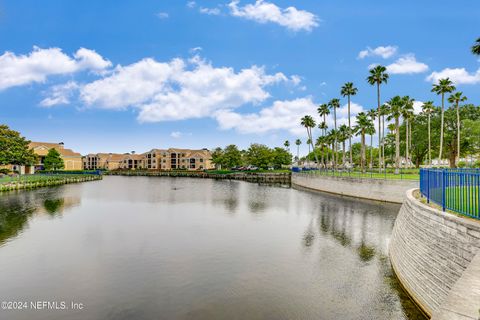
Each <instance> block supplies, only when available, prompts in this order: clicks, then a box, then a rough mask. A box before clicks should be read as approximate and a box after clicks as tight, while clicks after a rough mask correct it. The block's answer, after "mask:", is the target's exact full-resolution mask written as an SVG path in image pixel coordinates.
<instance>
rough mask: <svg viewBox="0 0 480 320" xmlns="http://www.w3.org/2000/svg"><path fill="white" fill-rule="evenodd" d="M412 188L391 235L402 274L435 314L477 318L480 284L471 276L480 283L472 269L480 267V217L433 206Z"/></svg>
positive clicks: (419, 300) (421, 303) (413, 293)
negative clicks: (421, 199)
mask: <svg viewBox="0 0 480 320" xmlns="http://www.w3.org/2000/svg"><path fill="white" fill-rule="evenodd" d="M413 192H414V190H409V191H408V192H407V193H406V200H405V202H404V204H403V206H402V208H401V209H400V213H399V215H398V216H397V219H396V221H395V226H394V229H393V234H392V238H391V241H390V251H389V254H390V260H391V262H392V266H393V269H394V270H395V273H396V274H397V277H398V278H399V280H400V282H401V283H402V284H403V286H404V287H405V289H406V290H407V291H408V292H409V294H410V295H411V296H412V298H413V299H414V300H415V301H416V302H417V304H418V305H419V306H420V307H421V308H422V309H423V310H424V311H425V312H426V313H427V314H428V315H429V316H432V315H433V318H432V319H478V315H479V313H478V312H479V309H480V290H479V288H476V289H475V288H473V289H469V288H468V286H469V285H472V281H469V280H467V279H468V277H472V276H473V278H476V281H477V282H476V283H477V284H476V285H477V286H478V283H479V280H480V274H478V273H477V274H475V273H474V271H472V270H478V268H479V267H480V254H479V252H480V222H479V221H475V220H472V219H468V218H464V217H460V216H456V215H453V214H449V213H444V212H442V211H440V210H436V209H433V208H431V207H429V206H427V205H425V204H423V203H421V202H420V201H419V200H417V199H415V197H414V196H413ZM475 256H476V258H475V259H474V257H475ZM472 261H474V262H472ZM467 269H471V270H470V271H468V270H467ZM466 270H467V271H466ZM456 284H457V285H456ZM455 285H456V286H455ZM472 286H473V287H474V285H472ZM462 290H463V292H462ZM475 291H476V292H475ZM455 299H458V301H462V303H464V306H463V307H464V309H462V310H460V308H461V306H460V304H459V303H456V302H455ZM469 299H470V300H469ZM447 314H448V316H446V315H447ZM457 316H458V317H457ZM470 316H471V317H472V318H470ZM473 317H475V318H473Z"/></svg>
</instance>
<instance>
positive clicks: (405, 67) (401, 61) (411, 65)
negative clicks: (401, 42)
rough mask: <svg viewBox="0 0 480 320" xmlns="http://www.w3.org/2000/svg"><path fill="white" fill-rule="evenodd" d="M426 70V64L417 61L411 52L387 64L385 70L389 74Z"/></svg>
mask: <svg viewBox="0 0 480 320" xmlns="http://www.w3.org/2000/svg"><path fill="white" fill-rule="evenodd" d="M427 70H428V65H426V64H425V63H422V62H418V61H417V60H416V58H415V55H413V54H407V55H405V56H403V57H400V58H398V59H397V60H396V61H395V62H394V63H392V64H389V65H388V66H387V71H388V72H389V73H391V74H412V73H422V72H426V71H427Z"/></svg>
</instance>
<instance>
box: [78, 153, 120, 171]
mask: <svg viewBox="0 0 480 320" xmlns="http://www.w3.org/2000/svg"><path fill="white" fill-rule="evenodd" d="M124 157H125V154H118V153H95V154H92V153H91V154H88V155H86V156H84V157H83V168H84V169H85V170H115V169H119V168H120V165H121V163H122V161H123V159H124Z"/></svg>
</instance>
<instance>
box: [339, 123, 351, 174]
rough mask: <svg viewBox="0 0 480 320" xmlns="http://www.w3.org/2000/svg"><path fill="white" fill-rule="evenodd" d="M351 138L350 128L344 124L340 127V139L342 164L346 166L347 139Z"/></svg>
mask: <svg viewBox="0 0 480 320" xmlns="http://www.w3.org/2000/svg"><path fill="white" fill-rule="evenodd" d="M349 138H350V128H349V127H348V126H347V125H345V124H342V125H341V126H340V128H338V139H339V141H340V142H341V143H342V166H343V167H345V141H347V140H348V139H349Z"/></svg>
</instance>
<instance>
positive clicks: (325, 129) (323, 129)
mask: <svg viewBox="0 0 480 320" xmlns="http://www.w3.org/2000/svg"><path fill="white" fill-rule="evenodd" d="M327 110H328V109H327ZM318 128H319V129H320V130H322V137H324V136H325V132H326V131H327V128H328V126H327V123H326V122H325V121H322V122H321V123H320V124H319V125H318ZM321 163H322V166H323V165H324V162H323V145H322V160H321Z"/></svg>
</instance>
